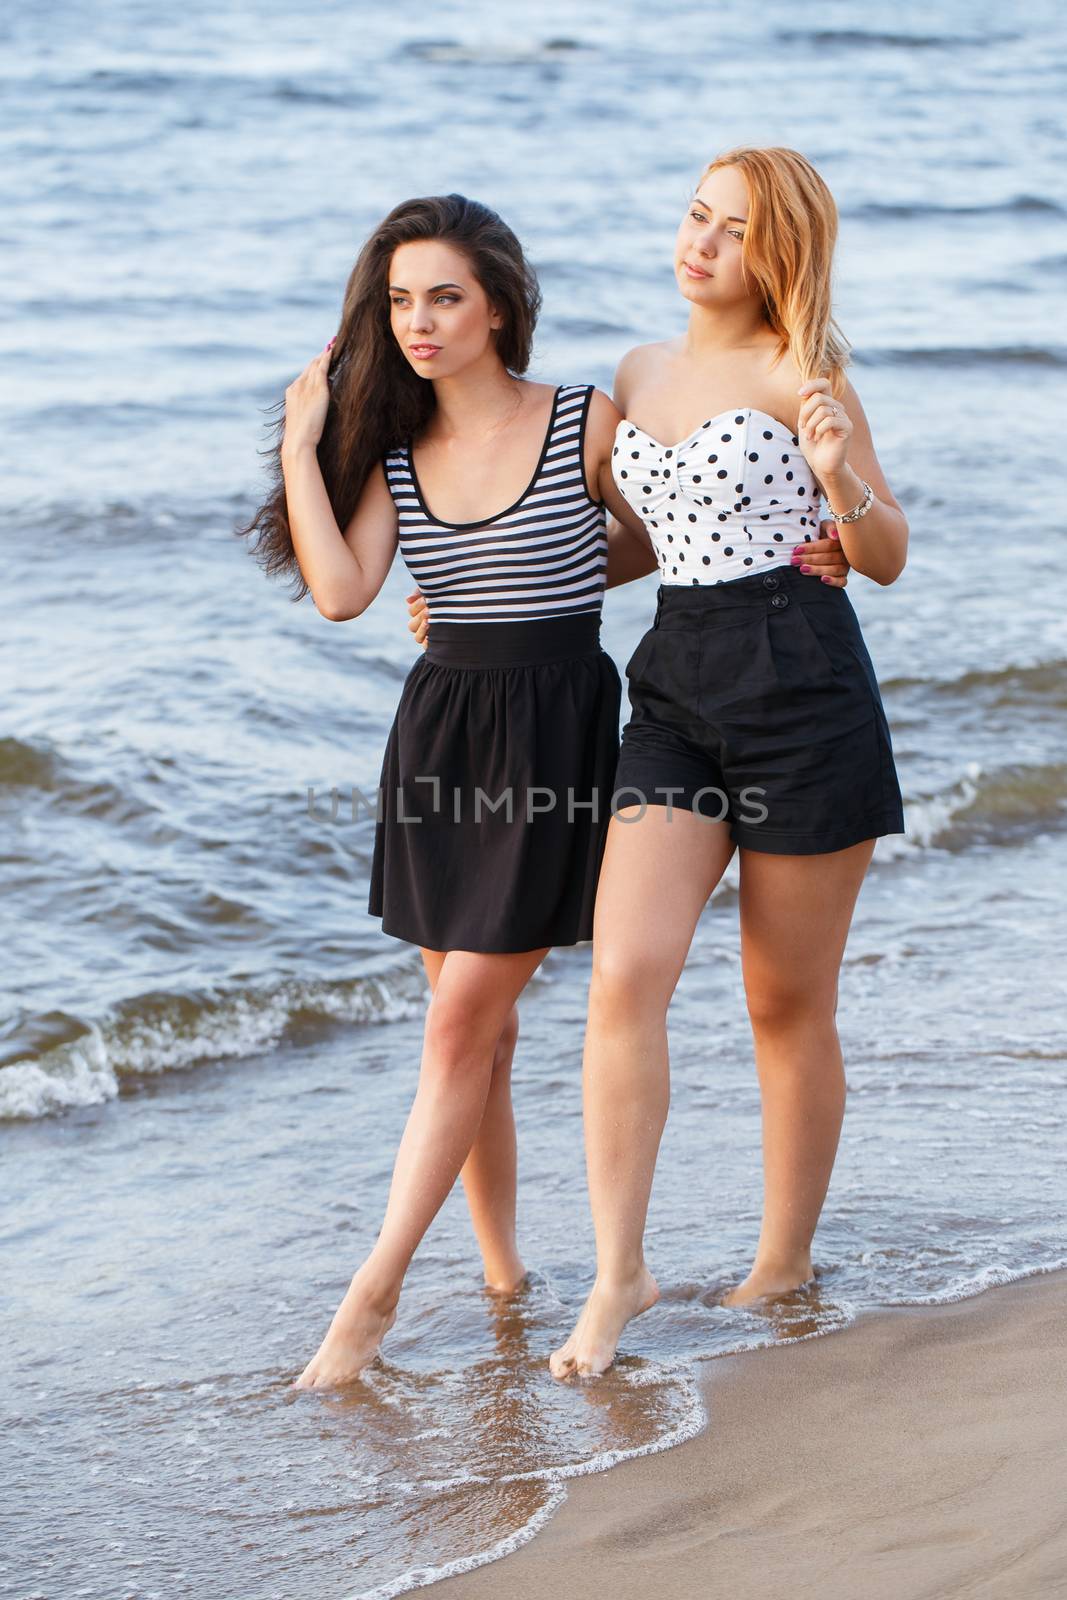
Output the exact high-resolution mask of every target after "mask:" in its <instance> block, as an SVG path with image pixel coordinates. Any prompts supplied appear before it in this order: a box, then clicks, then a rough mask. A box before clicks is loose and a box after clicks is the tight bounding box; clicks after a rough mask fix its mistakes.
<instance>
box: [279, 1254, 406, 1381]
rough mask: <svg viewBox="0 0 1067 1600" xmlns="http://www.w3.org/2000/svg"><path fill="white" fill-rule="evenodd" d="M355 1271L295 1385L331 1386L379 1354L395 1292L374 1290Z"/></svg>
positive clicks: (356, 1372)
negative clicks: (326, 1329)
mask: <svg viewBox="0 0 1067 1600" xmlns="http://www.w3.org/2000/svg"><path fill="white" fill-rule="evenodd" d="M361 1273H362V1269H361V1270H360V1272H357V1273H356V1275H355V1277H354V1278H353V1279H352V1282H351V1283H350V1284H349V1286H348V1292H347V1294H346V1295H345V1297H344V1299H343V1300H342V1301H341V1304H340V1305H339V1306H338V1307H337V1310H336V1311H335V1313H334V1318H333V1321H332V1322H331V1323H330V1327H329V1331H328V1332H327V1334H326V1337H325V1339H324V1340H323V1341H322V1343H321V1344H320V1345H319V1348H318V1349H317V1350H316V1352H315V1354H314V1355H313V1356H312V1358H311V1360H310V1361H309V1362H308V1364H307V1366H306V1367H305V1368H304V1370H303V1372H302V1373H301V1374H300V1376H299V1378H297V1379H296V1381H295V1382H294V1384H293V1387H294V1388H295V1389H330V1388H334V1387H336V1386H337V1385H338V1384H342V1383H350V1382H351V1381H352V1379H353V1378H358V1377H359V1374H360V1373H361V1372H362V1371H363V1369H364V1367H369V1366H370V1364H371V1362H372V1361H373V1360H374V1358H375V1356H376V1355H377V1354H378V1347H379V1346H380V1344H381V1342H382V1340H383V1339H384V1338H385V1335H386V1334H387V1333H388V1332H389V1329H390V1328H391V1327H392V1326H393V1323H394V1322H395V1321H396V1304H397V1299H398V1298H399V1297H398V1296H393V1297H392V1298H391V1299H390V1298H388V1297H384V1298H383V1296H382V1295H381V1294H380V1293H379V1292H376V1291H375V1290H374V1289H373V1288H372V1287H371V1285H370V1284H369V1283H368V1282H367V1280H366V1278H364V1277H361Z"/></svg>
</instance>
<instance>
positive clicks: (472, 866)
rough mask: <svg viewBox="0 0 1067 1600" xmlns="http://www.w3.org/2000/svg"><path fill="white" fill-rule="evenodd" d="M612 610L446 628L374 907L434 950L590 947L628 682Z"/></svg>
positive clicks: (427, 684)
mask: <svg viewBox="0 0 1067 1600" xmlns="http://www.w3.org/2000/svg"><path fill="white" fill-rule="evenodd" d="M599 641H600V618H599V615H596V614H593V615H581V616H571V617H553V618H548V619H545V620H539V621H535V622H499V623H498V622H481V623H458V622H457V623H436V624H434V625H433V627H432V628H431V630H430V639H429V646H428V648H427V650H426V652H425V654H424V655H423V656H422V657H421V659H420V660H418V661H417V662H416V663H415V665H414V666H413V667H412V669H411V671H410V672H409V674H408V676H407V679H406V681H405V684H404V689H403V693H402V694H401V697H400V704H399V706H398V707H397V712H396V716H395V718H394V719H393V726H392V728H391V730H390V733H389V740H388V743H387V745H386V750H385V759H384V761H383V764H382V775H381V783H380V787H379V794H378V821H377V826H376V829H375V836H374V856H373V860H372V863H371V884H370V900H369V910H370V913H371V915H372V916H375V917H381V919H382V928H383V931H384V932H386V933H389V934H393V935H394V936H395V937H396V938H398V939H406V940H408V941H409V942H410V943H412V944H417V945H421V946H423V947H425V948H426V949H429V950H439V951H447V950H473V951H481V952H487V953H494V954H505V953H514V952H518V951H525V950H537V949H541V948H543V947H546V946H552V945H572V944H577V943H578V942H579V941H580V940H585V939H591V938H592V934H593V904H594V901H595V898H596V885H597V878H598V876H599V872H600V862H601V858H602V856H603V851H604V841H605V837H606V834H607V825H608V822H609V821H610V818H611V798H612V793H613V788H614V778H615V763H616V760H617V757H618V748H619V707H620V701H621V694H622V686H621V683H620V680H619V674H618V671H617V670H616V667H615V663H614V662H613V661H612V659H611V657H610V656H608V655H606V654H605V652H604V651H603V650H602V649H601V648H600V642H599Z"/></svg>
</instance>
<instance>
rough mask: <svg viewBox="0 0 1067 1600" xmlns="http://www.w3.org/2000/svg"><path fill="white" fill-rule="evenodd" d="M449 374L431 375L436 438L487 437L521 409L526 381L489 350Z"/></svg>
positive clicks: (432, 425) (433, 423)
mask: <svg viewBox="0 0 1067 1600" xmlns="http://www.w3.org/2000/svg"><path fill="white" fill-rule="evenodd" d="M490 354H491V359H490V360H488V361H481V360H480V361H476V362H474V363H472V365H471V366H469V367H465V368H464V369H463V371H462V372H457V373H454V374H453V375H452V376H451V377H449V378H435V379H434V381H433V390H434V398H435V400H436V402H437V405H436V409H435V411H434V416H433V420H432V422H431V428H432V430H433V432H434V434H435V435H436V436H437V437H438V438H439V439H457V438H468V439H469V438H471V437H475V438H488V437H490V436H491V435H492V434H494V433H495V432H497V431H498V430H499V429H500V428H502V427H506V426H507V424H508V423H509V422H511V421H512V420H513V419H514V418H515V417H516V416H517V415H518V413H519V412H520V411H521V410H522V406H523V400H524V390H525V388H526V385H525V383H524V380H523V379H522V378H513V377H512V375H511V373H510V372H509V371H508V370H507V368H506V367H505V366H504V364H503V362H502V361H501V360H500V358H499V357H498V356H497V355H496V353H495V352H491V353H490Z"/></svg>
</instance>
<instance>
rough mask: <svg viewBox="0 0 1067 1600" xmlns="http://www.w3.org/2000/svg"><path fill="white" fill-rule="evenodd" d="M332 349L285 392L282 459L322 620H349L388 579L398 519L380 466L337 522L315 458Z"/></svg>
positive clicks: (294, 530) (299, 555)
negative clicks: (347, 515)
mask: <svg viewBox="0 0 1067 1600" xmlns="http://www.w3.org/2000/svg"><path fill="white" fill-rule="evenodd" d="M331 343H332V341H331ZM329 351H330V347H329V345H327V347H326V349H325V350H323V351H322V353H321V354H320V355H318V356H316V357H315V359H314V360H313V361H310V362H309V363H308V365H307V366H306V367H305V368H304V371H303V372H302V373H301V374H300V376H299V378H297V379H296V380H295V381H294V382H293V383H291V384H290V385H289V387H288V389H286V391H285V432H284V435H283V438H282V448H281V460H282V475H283V477H284V479H285V503H286V508H287V510H288V513H289V532H290V534H291V536H292V540H293V549H294V551H295V553H296V559H297V561H298V562H299V563H300V570H301V572H302V573H303V575H304V581H305V583H306V584H307V586H308V588H309V589H310V590H311V597H312V599H313V600H314V602H315V605H316V606H317V608H318V610H319V611H320V612H321V613H322V615H323V616H324V617H326V618H328V620H329V621H330V622H345V621H347V620H348V619H349V618H350V617H358V616H359V614H360V612H361V611H365V610H366V609H367V607H368V606H369V605H370V603H371V601H372V600H373V599H374V597H375V595H376V594H377V593H378V591H379V590H380V589H381V586H382V584H383V583H384V582H385V579H386V575H387V574H388V571H389V568H390V566H391V565H392V561H393V556H394V555H395V553H396V545H397V517H396V507H395V505H394V504H393V497H392V495H391V494H390V493H389V485H388V484H387V483H386V481H385V473H384V472H383V471H382V468H381V465H380V463H379V464H377V465H375V467H374V469H373V470H372V472H371V473H370V475H369V477H368V478H367V481H366V483H365V484H364V485H363V490H362V493H361V494H360V497H359V501H358V503H357V505H356V509H355V511H354V513H353V515H352V518H351V520H350V522H349V524H348V527H347V528H346V529H345V531H344V533H343V534H342V532H341V530H340V528H339V527H338V525H337V518H336V517H335V516H334V513H333V507H332V505H331V504H330V497H329V495H328V494H327V493H326V485H325V483H324V482H323V477H322V471H321V469H320V467H319V458H318V442H319V439H320V438H321V437H322V428H323V424H324V422H325V420H326V412H327V408H328V406H329V398H330V395H329V386H328V384H327V380H326V373H327V369H328V367H329V360H330V354H329Z"/></svg>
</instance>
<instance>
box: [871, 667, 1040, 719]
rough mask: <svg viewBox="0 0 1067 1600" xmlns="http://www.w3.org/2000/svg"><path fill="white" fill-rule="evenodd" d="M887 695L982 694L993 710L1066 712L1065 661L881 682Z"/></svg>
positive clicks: (962, 695) (887, 679) (890, 679)
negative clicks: (1019, 708) (914, 692)
mask: <svg viewBox="0 0 1067 1600" xmlns="http://www.w3.org/2000/svg"><path fill="white" fill-rule="evenodd" d="M881 687H882V691H883V693H887V694H891V695H892V694H900V693H907V692H909V691H911V690H920V691H922V693H924V694H933V695H937V696H939V697H940V696H946V697H966V698H968V699H970V698H971V697H973V696H974V695H975V694H976V693H984V695H985V696H986V698H987V703H989V704H991V705H994V706H1009V705H1033V704H1043V703H1048V704H1050V705H1052V706H1060V707H1063V708H1065V709H1067V660H1064V659H1062V658H1057V659H1054V660H1052V661H1038V662H1034V663H1033V664H1031V665H1029V666H1020V665H1017V664H1015V663H1011V664H1010V665H1008V666H1006V667H993V668H981V669H978V670H975V671H971V672H963V673H961V674H960V675H959V676H958V677H955V678H909V677H899V678H884V679H883V680H882V685H881Z"/></svg>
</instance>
